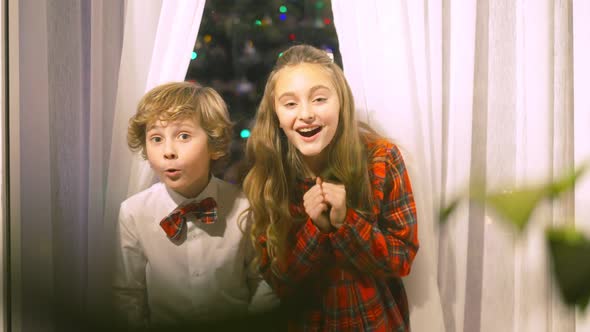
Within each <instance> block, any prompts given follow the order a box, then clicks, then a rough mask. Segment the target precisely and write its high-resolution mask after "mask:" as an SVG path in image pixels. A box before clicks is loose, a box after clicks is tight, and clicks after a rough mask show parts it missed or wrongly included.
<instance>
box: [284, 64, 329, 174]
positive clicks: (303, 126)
mask: <svg viewBox="0 0 590 332" xmlns="http://www.w3.org/2000/svg"><path fill="white" fill-rule="evenodd" d="M274 106H275V110H276V113H277V117H278V119H279V125H280V127H281V128H282V129H283V131H284V132H285V134H286V136H287V138H288V139H289V142H291V144H293V145H294V146H295V147H296V148H297V150H299V152H301V154H302V155H303V160H304V161H305V163H306V164H307V166H308V167H309V168H310V169H311V170H312V171H313V172H314V173H316V174H319V172H321V171H322V170H323V168H324V167H325V166H326V164H325V163H326V161H327V150H326V147H327V146H328V145H329V144H330V142H332V139H333V138H334V135H335V134H336V129H337V128H338V120H339V117H340V100H339V99H338V94H337V92H336V88H335V87H334V85H333V84H332V80H331V79H330V75H329V74H328V73H327V72H326V71H325V70H323V69H322V67H321V66H320V65H316V64H309V63H303V64H298V65H295V66H290V67H285V68H283V69H281V70H280V71H279V73H278V77H277V82H276V86H275V100H274Z"/></svg>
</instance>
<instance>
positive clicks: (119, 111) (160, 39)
mask: <svg viewBox="0 0 590 332" xmlns="http://www.w3.org/2000/svg"><path fill="white" fill-rule="evenodd" d="M204 4H205V0H202V1H194V0H165V1H163V0H150V1H141V0H127V1H120V0H101V1H92V0H81V1H74V0H65V1H64V0H21V1H16V0H14V1H13V0H11V1H10V9H11V15H10V17H8V19H9V24H10V27H11V35H10V50H11V52H10V59H9V60H10V64H11V68H10V75H11V76H10V81H11V85H10V97H11V109H10V124H11V125H10V126H9V135H10V139H11V141H10V153H11V158H10V169H9V170H10V174H9V179H10V183H11V186H10V202H11V204H10V216H11V220H10V226H11V229H10V242H11V257H10V268H11V278H10V279H11V284H10V292H11V299H10V300H11V301H10V304H11V308H10V314H11V316H10V318H11V328H12V329H13V330H16V331H80V330H87V329H89V328H90V327H93V326H94V325H95V324H107V325H108V324H109V321H108V319H107V320H101V321H98V322H97V321H93V322H92V321H91V322H84V321H82V322H80V321H78V320H77V319H78V318H82V319H88V318H90V319H93V318H96V317H101V316H100V315H101V314H103V312H101V311H100V310H99V309H102V308H104V307H102V306H101V305H102V304H105V302H104V301H106V300H107V296H106V295H107V293H108V292H106V291H105V290H108V287H109V280H110V278H109V267H110V264H109V259H110V257H111V252H112V249H113V248H112V246H113V237H114V233H113V226H114V223H115V222H116V218H117V213H118V210H119V204H120V203H121V201H123V200H124V199H125V198H126V197H127V196H128V195H129V194H131V193H133V192H134V191H138V190H141V189H143V186H146V185H147V184H149V182H150V180H151V175H150V174H149V173H150V172H149V171H145V170H143V171H139V170H142V169H144V167H143V165H142V163H141V162H136V161H132V156H133V154H132V153H131V152H129V151H128V149H127V145H126V135H125V132H126V128H127V122H128V119H129V117H130V116H131V114H132V113H134V112H135V107H136V104H137V102H138V101H139V98H140V97H141V96H142V95H143V94H144V93H145V92H146V91H147V90H148V89H150V88H151V87H153V86H155V85H157V84H160V83H164V82H167V81H172V80H183V79H184V76H185V73H186V70H187V68H188V64H189V61H190V54H191V51H192V48H193V45H194V42H195V40H196V36H197V31H198V28H199V25H200V21H201V16H202V13H203V8H204ZM5 264H7V263H5ZM4 266H6V265H4ZM105 287H106V289H105ZM95 315H99V316H95Z"/></svg>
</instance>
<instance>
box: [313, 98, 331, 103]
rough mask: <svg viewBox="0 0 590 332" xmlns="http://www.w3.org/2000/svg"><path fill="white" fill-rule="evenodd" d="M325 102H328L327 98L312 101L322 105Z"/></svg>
mask: <svg viewBox="0 0 590 332" xmlns="http://www.w3.org/2000/svg"><path fill="white" fill-rule="evenodd" d="M326 100H328V98H324V97H318V98H316V99H314V100H313V101H315V102H317V103H323V102H325V101H326Z"/></svg>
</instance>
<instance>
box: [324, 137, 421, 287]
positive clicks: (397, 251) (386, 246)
mask: <svg viewBox="0 0 590 332" xmlns="http://www.w3.org/2000/svg"><path fill="white" fill-rule="evenodd" d="M372 171H373V175H374V178H373V179H372V185H373V186H376V185H377V187H381V188H383V189H382V190H379V191H378V192H377V198H379V199H381V202H380V206H379V207H380V213H379V216H378V218H377V220H375V221H370V220H367V219H366V218H365V217H363V216H361V215H360V214H359V213H357V212H356V211H355V210H353V209H351V208H349V209H348V210H347V213H346V218H345V221H344V225H342V226H341V227H340V228H339V229H338V230H337V231H336V232H334V233H331V234H330V243H331V244H332V249H333V252H334V255H335V259H336V261H337V262H338V263H344V264H347V265H350V264H352V265H353V266H354V267H355V268H356V269H358V270H359V271H362V272H364V273H370V274H372V275H375V276H381V277H402V276H405V275H407V274H408V273H410V268H411V264H412V261H413V259H414V257H415V256H416V252H417V251H418V247H419V244H418V228H417V227H418V225H417V222H416V206H415V203H414V197H413V194H412V187H411V184H410V179H409V176H408V173H407V170H406V167H405V165H404V161H403V158H402V156H401V153H400V152H399V150H398V149H397V147H395V146H393V147H392V148H391V150H390V153H389V154H388V155H387V157H386V158H385V162H379V163H376V164H374V165H373V169H372ZM381 181H382V182H381ZM373 190H375V188H373Z"/></svg>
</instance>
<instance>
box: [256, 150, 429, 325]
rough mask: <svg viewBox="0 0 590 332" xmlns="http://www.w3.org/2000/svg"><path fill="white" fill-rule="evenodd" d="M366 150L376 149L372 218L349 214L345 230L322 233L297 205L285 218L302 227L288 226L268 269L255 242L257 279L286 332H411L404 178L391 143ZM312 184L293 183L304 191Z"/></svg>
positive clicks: (410, 231) (410, 232)
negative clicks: (275, 303)
mask: <svg viewBox="0 0 590 332" xmlns="http://www.w3.org/2000/svg"><path fill="white" fill-rule="evenodd" d="M368 148H369V149H371V148H374V149H375V150H374V151H375V152H374V154H373V157H372V160H371V161H370V162H369V173H370V180H371V185H372V188H373V195H374V198H375V202H376V203H375V206H373V213H374V214H373V216H371V217H364V216H361V215H360V214H358V213H357V212H356V211H354V210H353V209H350V208H349V209H348V211H347V215H346V219H345V222H344V225H343V226H341V227H340V228H339V229H338V230H336V231H334V232H332V233H321V232H320V231H319V230H318V228H317V227H316V226H315V225H314V224H313V223H312V221H311V219H310V218H309V217H307V216H306V215H305V212H304V211H305V210H304V208H303V202H302V201H299V202H294V204H292V206H291V208H290V212H291V214H292V215H293V216H294V217H296V216H303V217H304V218H307V220H306V221H305V222H304V223H303V224H302V225H301V226H299V227H294V228H295V229H294V230H293V231H292V233H291V237H290V239H291V241H292V242H291V243H290V245H291V250H290V251H289V253H288V255H287V257H286V261H285V262H284V263H283V262H279V261H277V260H274V261H273V262H272V263H271V262H270V261H269V257H268V253H267V252H266V250H264V247H265V244H266V237H265V236H264V235H263V236H261V237H259V239H258V241H259V243H260V244H261V245H262V247H263V252H262V257H261V260H260V264H261V266H260V269H261V273H262V274H263V276H264V278H265V279H266V280H267V282H269V284H270V285H272V287H273V289H274V290H275V292H276V293H277V294H278V295H279V297H281V299H282V303H283V304H284V305H285V313H286V314H287V315H288V316H289V329H288V330H289V331H388V332H389V331H409V330H410V326H409V309H408V302H407V298H406V293H405V289H404V286H403V283H402V280H401V277H403V276H405V275H407V274H408V273H410V267H411V264H412V261H413V259H414V257H415V255H416V252H417V250H418V246H419V245H418V229H417V223H416V207H415V204H414V198H413V194H412V188H411V185H410V179H409V177H408V174H407V171H406V168H405V165H404V162H403V159H402V156H401V154H400V152H399V150H398V148H397V147H396V146H395V145H394V144H392V143H390V142H388V141H385V140H379V141H376V142H372V143H369V144H368ZM313 184H314V182H313V180H310V179H307V180H303V181H300V182H299V183H298V185H299V186H301V188H302V189H303V190H302V192H305V191H306V190H308V189H309V188H310V187H311V186H312V185H313Z"/></svg>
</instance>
